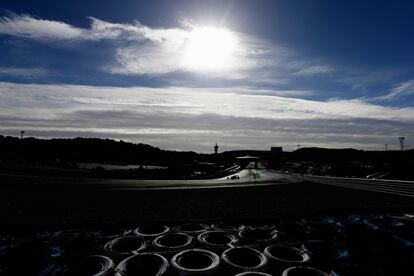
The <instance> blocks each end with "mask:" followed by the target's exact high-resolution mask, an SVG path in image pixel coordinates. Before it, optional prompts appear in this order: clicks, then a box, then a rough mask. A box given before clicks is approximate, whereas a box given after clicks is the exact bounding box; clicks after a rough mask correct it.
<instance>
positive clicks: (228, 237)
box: [197, 230, 237, 247]
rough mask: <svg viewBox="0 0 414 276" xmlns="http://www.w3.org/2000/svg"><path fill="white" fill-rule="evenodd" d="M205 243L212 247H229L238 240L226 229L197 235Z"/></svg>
mask: <svg viewBox="0 0 414 276" xmlns="http://www.w3.org/2000/svg"><path fill="white" fill-rule="evenodd" d="M197 239H198V241H199V242H200V243H202V244H203V245H207V246H212V247H229V246H232V245H233V244H235V243H236V242H237V238H236V236H234V235H233V234H231V233H228V232H226V231H220V230H216V231H207V232H204V233H202V234H200V235H199V236H198V237H197Z"/></svg>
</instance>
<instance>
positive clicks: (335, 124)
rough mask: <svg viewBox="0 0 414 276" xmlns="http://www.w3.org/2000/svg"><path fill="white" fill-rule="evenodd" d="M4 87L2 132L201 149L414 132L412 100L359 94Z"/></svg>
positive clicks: (352, 141)
mask: <svg viewBox="0 0 414 276" xmlns="http://www.w3.org/2000/svg"><path fill="white" fill-rule="evenodd" d="M0 88H1V90H2V91H3V92H2V94H1V95H0V125H1V127H0V131H1V133H3V134H15V135H17V134H18V133H19V130H21V129H25V130H27V131H28V134H29V135H35V136H39V137H74V136H93V137H111V138H116V139H124V140H129V141H134V142H145V143H150V144H154V145H157V146H161V147H167V148H175V149H189V150H200V151H210V148H211V143H212V141H219V142H220V143H221V144H223V146H224V147H225V148H226V147H227V148H228V149H234V148H261V149H266V148H267V147H269V146H271V145H275V144H276V145H282V146H285V147H287V148H294V147H295V145H296V144H297V143H300V144H304V145H307V146H332V147H357V148H370V149H382V145H383V144H385V143H387V144H390V145H391V144H393V142H395V144H396V143H397V142H398V141H397V140H396V138H395V137H398V135H405V136H407V137H409V136H413V135H414V130H413V129H414V128H413V126H414V108H388V107H382V106H378V105H374V104H370V103H366V102H363V101H360V100H352V101H344V100H342V101H326V102H319V101H310V100H302V99H293V98H283V97H280V96H274V95H273V96H269V95H257V94H255V93H257V92H256V91H250V92H249V89H247V88H239V89H238V90H237V89H226V88H223V89H218V88H216V89H206V88H204V89H200V90H199V89H196V88H179V87H172V88H163V89H155V88H145V87H131V88H120V87H94V86H79V85H35V84H26V85H23V84H12V83H0ZM28 114H30V117H28ZM394 140H395V141H394ZM189 141H190V143H189ZM258 145H260V146H258Z"/></svg>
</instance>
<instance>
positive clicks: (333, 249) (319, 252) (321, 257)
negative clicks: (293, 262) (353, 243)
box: [302, 240, 349, 269]
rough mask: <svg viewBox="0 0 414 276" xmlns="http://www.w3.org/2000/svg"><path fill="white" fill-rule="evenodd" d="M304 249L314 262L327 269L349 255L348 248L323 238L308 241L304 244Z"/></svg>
mask: <svg viewBox="0 0 414 276" xmlns="http://www.w3.org/2000/svg"><path fill="white" fill-rule="evenodd" d="M302 249H303V250H304V251H306V252H307V253H308V254H309V255H310V258H311V260H312V263H313V264H315V265H317V266H320V267H323V268H326V269H330V268H332V266H333V265H334V264H336V263H339V262H341V261H343V260H344V259H345V258H347V257H348V256H349V253H348V251H347V250H345V249H341V248H339V247H337V246H335V245H334V244H332V243H330V242H327V241H322V240H310V241H307V242H305V243H303V244H302Z"/></svg>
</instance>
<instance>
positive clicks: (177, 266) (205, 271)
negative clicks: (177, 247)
mask: <svg viewBox="0 0 414 276" xmlns="http://www.w3.org/2000/svg"><path fill="white" fill-rule="evenodd" d="M191 255H193V256H194V255H199V256H200V255H202V256H204V257H208V258H209V259H210V262H211V263H210V265H208V266H206V267H203V268H188V267H184V266H183V265H182V263H181V261H182V259H183V258H188V257H191ZM171 267H172V269H173V271H174V272H175V273H176V274H177V275H179V276H186V275H205V276H207V275H217V273H218V272H219V269H220V257H219V256H218V255H217V254H215V253H213V252H211V251H208V250H204V249H187V250H184V251H181V252H179V253H177V254H176V255H174V256H173V257H172V259H171Z"/></svg>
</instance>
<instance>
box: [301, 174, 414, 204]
mask: <svg viewBox="0 0 414 276" xmlns="http://www.w3.org/2000/svg"><path fill="white" fill-rule="evenodd" d="M303 179H304V180H306V181H312V182H317V183H321V184H327V185H332V186H337V187H344V188H350V189H356V190H365V191H371V192H379V193H387V194H393V195H399V196H405V197H411V198H414V181H401V180H385V179H364V178H346V177H329V176H314V175H305V176H304V177H303Z"/></svg>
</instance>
